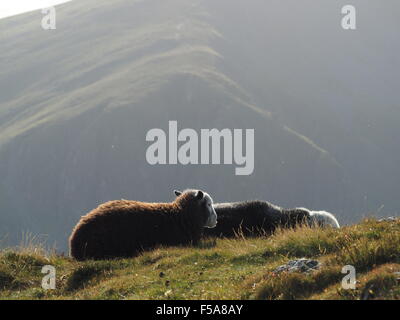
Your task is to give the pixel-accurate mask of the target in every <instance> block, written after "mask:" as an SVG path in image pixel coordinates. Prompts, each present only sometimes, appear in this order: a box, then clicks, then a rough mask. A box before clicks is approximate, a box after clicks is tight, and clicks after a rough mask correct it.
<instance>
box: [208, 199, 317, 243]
mask: <svg viewBox="0 0 400 320" xmlns="http://www.w3.org/2000/svg"><path fill="white" fill-rule="evenodd" d="M214 208H215V211H216V213H217V216H218V225H217V226H216V228H213V229H205V230H204V231H203V236H206V237H207V236H215V237H227V238H232V237H236V236H237V235H238V234H243V235H244V236H259V235H269V234H272V233H273V232H274V231H275V230H276V228H278V227H282V228H293V227H295V226H296V225H298V224H301V223H307V222H308V221H309V220H310V212H309V210H307V209H304V208H295V209H289V210H288V209H282V208H280V207H278V206H275V205H273V204H271V203H269V202H267V201H258V200H255V201H244V202H233V203H219V204H215V205H214Z"/></svg>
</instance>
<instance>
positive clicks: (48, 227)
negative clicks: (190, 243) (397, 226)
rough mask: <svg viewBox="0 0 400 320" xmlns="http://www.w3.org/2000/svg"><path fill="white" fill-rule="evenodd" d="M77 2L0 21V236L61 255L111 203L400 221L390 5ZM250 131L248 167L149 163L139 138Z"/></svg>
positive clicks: (399, 8) (395, 40) (396, 67)
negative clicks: (350, 16) (257, 207)
mask: <svg viewBox="0 0 400 320" xmlns="http://www.w3.org/2000/svg"><path fill="white" fill-rule="evenodd" d="M351 2H352V3H351V4H353V5H355V6H356V8H357V28H358V29H357V30H356V31H345V30H343V29H342V28H341V24H340V21H341V18H342V15H341V8H342V6H344V5H346V4H349V3H348V1H333V0H332V1H315V0H314V1H308V0H307V1H306V0H302V1H299V0H274V1H270V0H268V1H267V0H247V1H231V0H218V1H215V0H204V1H199V0H197V1H196V0H170V1H165V0H142V1H128V0H80V1H72V2H69V3H66V4H63V5H61V6H59V7H57V29H56V30H49V31H45V30H43V29H42V28H41V19H42V17H43V15H42V14H41V13H40V11H37V12H33V13H28V14H24V15H19V16H16V17H11V18H6V19H2V20H0V46H1V47H0V239H1V238H4V239H5V240H4V241H3V243H4V245H12V244H15V243H17V242H18V241H19V240H20V239H21V232H26V231H29V232H32V233H33V234H37V235H47V237H48V240H49V242H50V243H53V242H54V241H56V242H57V246H58V248H59V249H61V250H65V249H66V248H67V238H68V236H69V234H70V231H71V228H72V227H73V225H74V224H75V223H76V222H77V221H78V219H79V217H80V216H81V215H83V214H85V213H86V212H87V211H88V210H90V209H92V208H93V207H96V206H97V205H98V204H99V203H101V202H104V201H106V200H111V199H120V198H126V199H137V200H143V201H170V200H172V199H173V194H172V190H173V189H174V188H178V189H179V188H182V189H183V188H186V187H196V188H203V189H205V190H207V191H208V192H209V193H211V195H212V196H213V197H214V199H215V201H234V200H245V199H263V200H268V201H271V202H273V203H275V204H278V205H281V206H285V207H294V206H304V207H308V208H311V209H324V210H328V211H332V212H334V213H335V214H337V216H338V219H339V221H340V222H341V223H353V222H356V221H358V220H359V219H360V218H362V217H363V216H365V215H368V214H370V213H372V212H375V213H374V214H375V215H378V216H386V215H396V214H398V212H399V207H400V198H399V196H398V181H399V180H400V171H399V169H398V163H399V161H400V148H399V142H398V141H399V135H400V126H399V120H400V108H399V95H400V93H399V91H400V90H399V74H400V73H399V71H400V64H399V63H400V58H399V54H398V52H399V30H400V3H399V2H398V1H396V0H386V1H378V0H374V1H368V2H366V1H356V0H353V1H351ZM169 120H178V126H179V128H180V129H182V128H186V127H188V128H194V129H196V130H199V129H200V128H214V127H215V128H219V129H223V128H231V129H233V128H241V129H246V128H254V129H255V170H254V173H253V175H251V176H235V175H234V166H229V165H227V166H224V165H209V166H201V165H199V166H186V167H185V166H181V165H179V166H168V165H166V166H155V167H152V166H150V165H148V164H147V163H146V158H145V152H146V148H147V147H148V146H149V143H146V141H145V136H146V133H147V131H148V130H150V129H152V128H163V129H164V130H167V128H168V121H169Z"/></svg>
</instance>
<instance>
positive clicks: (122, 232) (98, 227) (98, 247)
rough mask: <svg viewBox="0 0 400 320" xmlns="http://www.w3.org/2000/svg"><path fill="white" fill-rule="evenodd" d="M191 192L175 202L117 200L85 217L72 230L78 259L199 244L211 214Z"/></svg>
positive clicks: (128, 254) (73, 254)
mask: <svg viewBox="0 0 400 320" xmlns="http://www.w3.org/2000/svg"><path fill="white" fill-rule="evenodd" d="M196 193H197V192H196V191H195V190H189V191H186V192H184V193H183V194H182V195H180V196H179V197H177V198H176V199H175V201H174V202H172V203H144V202H138V201H129V200H116V201H110V202H106V203H104V204H101V205H100V206H99V207H98V208H96V209H94V210H92V211H91V212H89V213H88V214H87V215H86V216H83V217H82V218H81V220H80V221H79V222H78V224H77V225H76V226H75V228H74V230H73V231H72V234H71V237H70V239H69V241H70V255H71V256H72V257H73V258H75V259H77V260H85V259H109V258H117V257H131V256H135V255H137V254H139V253H140V252H142V251H144V250H146V249H151V248H155V247H157V246H160V245H166V246H176V245H188V244H196V243H197V242H198V241H199V239H200V237H201V232H202V229H203V226H204V224H205V222H206V220H207V217H208V212H207V210H206V209H205V208H204V207H203V204H202V202H201V201H199V199H198V198H197V197H196Z"/></svg>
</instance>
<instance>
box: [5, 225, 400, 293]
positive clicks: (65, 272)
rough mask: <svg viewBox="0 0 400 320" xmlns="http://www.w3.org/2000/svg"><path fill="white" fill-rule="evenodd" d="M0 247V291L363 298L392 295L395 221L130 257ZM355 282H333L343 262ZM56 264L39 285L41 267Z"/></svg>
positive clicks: (398, 263)
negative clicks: (286, 268)
mask: <svg viewBox="0 0 400 320" xmlns="http://www.w3.org/2000/svg"><path fill="white" fill-rule="evenodd" d="M31 248H36V249H32V250H31V251H29V250H28V249H26V248H25V249H23V250H22V249H21V248H20V249H13V250H11V249H9V250H5V251H1V252H0V299H26V298H28V299H361V298H362V297H363V296H364V297H365V298H368V299H382V298H390V299H396V298H399V296H400V289H399V284H398V280H397V278H396V277H395V276H394V272H396V271H400V260H399V249H398V248H400V222H399V221H397V222H377V221H376V220H374V219H369V220H365V221H363V222H362V223H360V224H358V225H355V226H350V227H344V228H342V229H339V230H336V229H319V228H308V227H299V228H297V229H295V230H278V232H277V233H276V234H275V235H273V236H271V237H257V238H245V237H243V236H240V235H239V237H238V238H237V239H206V240H204V241H202V242H201V243H200V244H199V245H197V246H194V247H164V248H157V249H155V250H153V251H148V252H144V253H143V254H141V255H140V256H138V257H135V258H131V259H117V260H108V261H85V262H78V261H75V260H73V259H70V258H66V257H62V256H57V255H55V254H49V253H43V251H41V250H39V249H38V247H35V246H33V247H32V246H31ZM302 257H308V258H312V259H316V260H318V261H319V262H321V267H320V269H319V270H317V271H313V272H310V273H307V274H303V273H288V272H282V273H279V274H275V273H274V272H273V270H274V269H275V268H277V267H278V266H279V265H282V264H285V263H287V262H288V261H289V260H293V259H297V258H302ZM348 264H350V265H353V266H354V267H355V268H356V271H357V280H358V283H357V289H356V290H344V289H342V288H341V285H340V284H341V280H342V278H343V277H344V274H342V273H341V270H342V267H343V266H344V265H348ZM44 265H53V266H55V267H56V270H57V279H56V287H57V288H56V290H47V291H45V290H43V289H41V279H42V277H43V274H41V268H42V266H44Z"/></svg>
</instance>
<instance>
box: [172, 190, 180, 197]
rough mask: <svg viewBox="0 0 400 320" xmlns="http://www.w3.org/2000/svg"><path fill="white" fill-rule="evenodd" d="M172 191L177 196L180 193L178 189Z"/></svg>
mask: <svg viewBox="0 0 400 320" xmlns="http://www.w3.org/2000/svg"><path fill="white" fill-rule="evenodd" d="M174 193H175V195H176V196H177V197H179V196H180V195H181V194H182V192H181V191H178V190H174Z"/></svg>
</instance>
